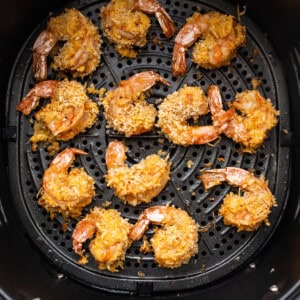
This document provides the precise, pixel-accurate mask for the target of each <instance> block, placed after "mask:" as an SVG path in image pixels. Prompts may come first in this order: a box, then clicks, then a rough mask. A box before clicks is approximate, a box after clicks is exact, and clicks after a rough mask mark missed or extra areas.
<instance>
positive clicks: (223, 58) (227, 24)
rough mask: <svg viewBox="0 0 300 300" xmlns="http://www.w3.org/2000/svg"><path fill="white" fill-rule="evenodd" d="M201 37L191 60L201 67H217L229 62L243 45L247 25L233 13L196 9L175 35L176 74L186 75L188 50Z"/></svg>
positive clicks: (173, 63) (173, 68) (174, 60)
mask: <svg viewBox="0 0 300 300" xmlns="http://www.w3.org/2000/svg"><path fill="white" fill-rule="evenodd" d="M199 38H201V40H199V42H197V43H196V45H195V46H194V49H193V53H192V60H193V61H194V62H195V63H196V64H197V65H198V66H200V67H202V68H205V69H215V68H219V67H221V66H225V65H228V64H229V63H230V61H231V59H232V58H233V57H234V56H235V55H236V52H237V50H238V48H239V47H242V46H244V44H245V41H246V28H245V27H244V26H242V25H240V24H239V23H237V21H236V20H235V19H234V17H233V16H230V15H225V14H221V13H219V12H209V13H206V14H200V13H199V12H195V13H194V14H193V15H192V16H191V17H189V18H188V19H187V21H186V24H185V25H184V26H183V27H182V28H181V29H180V31H179V33H178V34H177V36H176V38H175V44H174V51H173V60H172V72H173V75H183V74H185V72H186V60H185V52H186V51H187V49H188V48H189V47H190V46H192V45H193V44H194V43H195V42H196V41H197V40H198V39H199Z"/></svg>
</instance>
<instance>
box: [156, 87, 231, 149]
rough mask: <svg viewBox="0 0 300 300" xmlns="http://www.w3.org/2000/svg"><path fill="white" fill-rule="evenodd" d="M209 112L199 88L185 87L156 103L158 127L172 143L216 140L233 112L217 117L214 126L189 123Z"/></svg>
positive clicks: (201, 142)
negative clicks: (158, 104) (190, 120)
mask: <svg viewBox="0 0 300 300" xmlns="http://www.w3.org/2000/svg"><path fill="white" fill-rule="evenodd" d="M208 112H209V107H208V102H207V98H206V96H205V95H204V93H203V91H202V89H201V88H200V87H189V86H184V87H183V88H181V89H180V90H178V91H176V92H174V93H173V94H171V95H168V96H167V98H166V99H165V100H164V101H163V103H162V104H161V105H160V106H159V110H158V122H157V126H158V127H160V128H161V131H162V132H163V133H164V134H165V135H166V136H167V137H168V139H169V140H170V141H172V142H173V143H174V144H178V145H182V146H188V145H195V144H206V143H209V142H211V141H213V140H215V139H217V138H218V137H219V136H220V134H221V133H222V131H223V130H224V129H225V128H226V126H227V120H228V119H230V118H231V116H232V113H233V111H228V112H226V113H224V114H222V115H220V116H219V118H218V122H216V123H215V124H214V126H192V125H189V124H188V120H189V119H191V118H193V119H194V121H197V119H198V118H199V116H200V115H205V114H207V113H208Z"/></svg>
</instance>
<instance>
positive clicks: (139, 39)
mask: <svg viewBox="0 0 300 300" xmlns="http://www.w3.org/2000/svg"><path fill="white" fill-rule="evenodd" d="M145 13H147V14H155V16H156V18H157V19H158V21H159V23H160V25H161V27H162V29H163V32H164V34H165V35H166V36H167V37H171V36H172V35H173V34H174V32H175V26H174V23H173V21H172V20H171V18H170V17H169V15H168V14H167V12H166V11H165V10H164V8H163V7H162V6H161V5H160V4H159V3H158V2H157V1H156V0H138V1H135V0H111V1H110V2H109V3H108V5H107V6H105V7H103V8H102V9H101V13H100V17H101V26H102V30H103V34H104V35H105V36H106V37H107V38H108V39H109V41H110V42H111V43H113V44H114V45H115V48H116V50H117V51H118V53H119V54H120V55H121V56H125V57H131V58H135V57H136V55H137V52H136V51H135V49H134V47H143V46H145V45H146V43H147V32H148V30H149V27H150V18H149V17H148V16H147V15H146V14H145Z"/></svg>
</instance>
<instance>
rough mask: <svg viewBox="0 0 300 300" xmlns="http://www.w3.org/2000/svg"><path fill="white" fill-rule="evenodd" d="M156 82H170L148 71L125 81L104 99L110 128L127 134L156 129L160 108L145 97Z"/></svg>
mask: <svg viewBox="0 0 300 300" xmlns="http://www.w3.org/2000/svg"><path fill="white" fill-rule="evenodd" d="M156 82H162V83H163V84H165V85H170V84H169V83H168V82H167V81H166V80H165V79H164V78H163V77H161V76H159V74H157V73H155V72H153V71H145V72H141V73H138V74H135V75H133V76H131V77H130V78H129V79H127V80H123V81H121V82H120V84H119V85H118V86H117V87H116V88H115V89H114V90H112V91H109V92H108V93H107V94H106V95H105V97H104V98H103V99H102V103H103V107H104V114H105V116H106V119H107V125H108V127H111V128H113V129H114V130H116V131H118V132H120V133H123V134H125V136H126V137H129V136H132V135H138V134H142V133H145V132H149V131H151V130H152V129H153V128H154V125H155V118H156V115H157V111H156V109H155V107H154V106H153V105H152V104H148V103H147V102H146V100H145V93H144V92H145V91H147V90H148V89H150V88H151V87H152V86H153V85H155V83H156Z"/></svg>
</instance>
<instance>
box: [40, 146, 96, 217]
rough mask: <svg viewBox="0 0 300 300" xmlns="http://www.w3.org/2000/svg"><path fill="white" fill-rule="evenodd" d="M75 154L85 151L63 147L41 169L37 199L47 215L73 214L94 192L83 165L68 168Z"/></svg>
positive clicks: (84, 204)
mask: <svg viewBox="0 0 300 300" xmlns="http://www.w3.org/2000/svg"><path fill="white" fill-rule="evenodd" d="M75 154H80V155H86V154H87V153H86V152H84V151H82V150H79V149H76V148H67V149H65V150H63V151H62V152H60V153H59V154H58V155H57V156H56V157H55V158H54V159H53V161H52V162H51V163H50V166H49V167H48V169H46V170H45V172H44V175H43V180H42V188H41V191H40V194H39V195H40V198H39V201H38V203H39V205H41V206H43V207H44V208H45V209H46V210H47V211H48V212H49V213H50V216H51V218H53V217H54V216H55V215H56V214H62V216H63V217H64V218H70V217H72V218H77V217H79V216H80V214H81V211H82V209H83V207H85V206H87V205H89V204H90V203H91V202H92V199H93V197H94V196H95V187H94V184H95V182H94V179H93V178H92V177H90V176H89V175H87V173H86V172H85V171H84V169H83V168H81V169H79V168H74V169H71V170H70V171H69V170H68V169H69V168H70V167H71V165H72V163H73V161H74V159H75Z"/></svg>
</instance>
